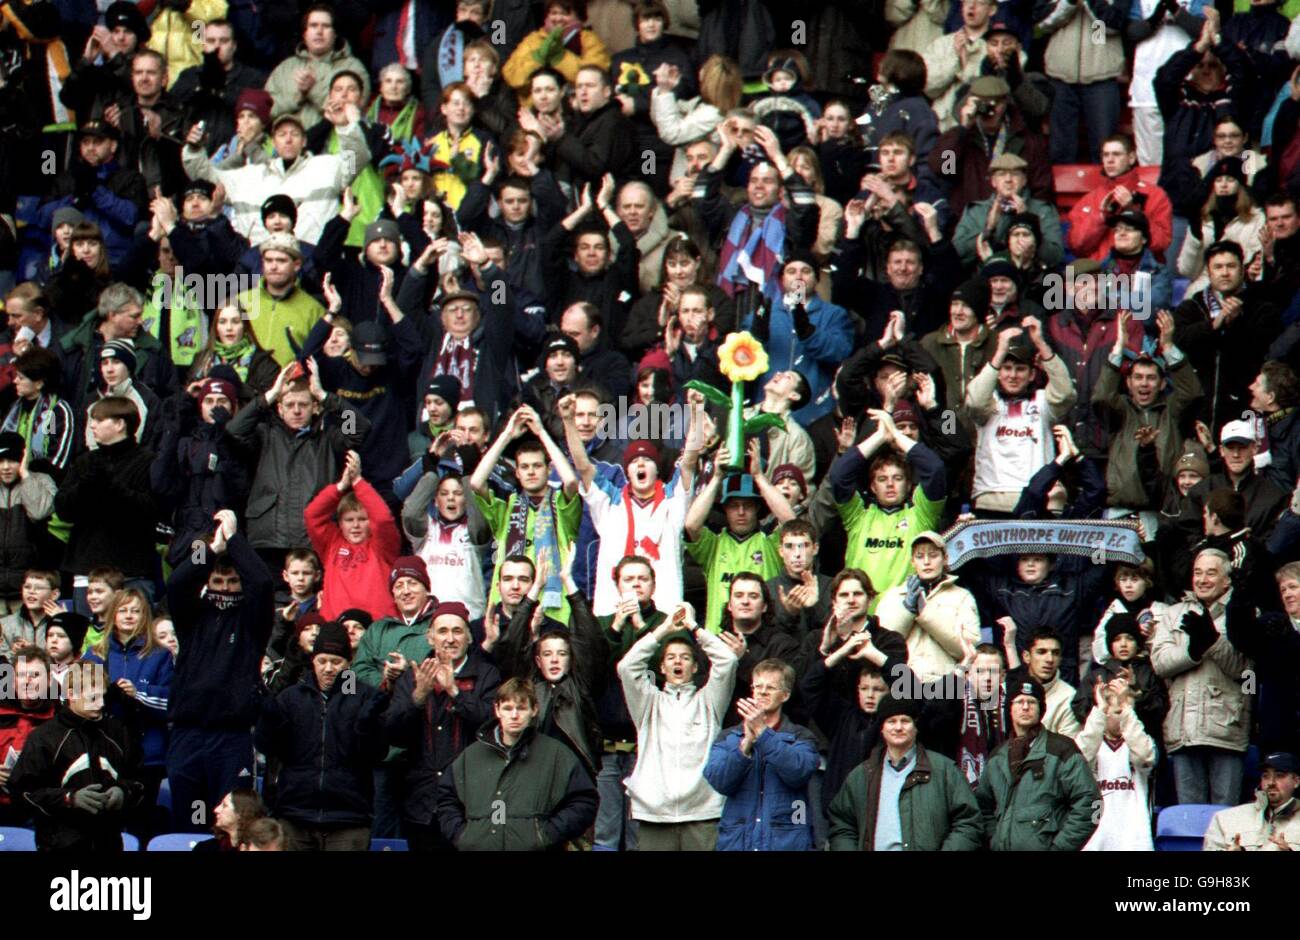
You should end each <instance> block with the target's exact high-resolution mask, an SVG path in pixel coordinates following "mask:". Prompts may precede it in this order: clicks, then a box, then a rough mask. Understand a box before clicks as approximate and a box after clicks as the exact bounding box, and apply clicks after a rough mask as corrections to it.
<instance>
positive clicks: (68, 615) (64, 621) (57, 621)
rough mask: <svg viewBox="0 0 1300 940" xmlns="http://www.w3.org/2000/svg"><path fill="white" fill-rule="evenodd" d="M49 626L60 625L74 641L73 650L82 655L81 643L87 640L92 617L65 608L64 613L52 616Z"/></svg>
mask: <svg viewBox="0 0 1300 940" xmlns="http://www.w3.org/2000/svg"><path fill="white" fill-rule="evenodd" d="M49 626H51V627H58V628H59V629H60V630H62V631H63V632H64V633H66V634H67V635H68V639H69V640H70V641H71V642H72V652H73V653H74V654H77V655H80V653H81V644H82V643H84V642H86V634H87V633H88V632H90V618H88V617H83V616H82V615H81V614H78V613H75V612H73V611H70V610H65V611H64V612H63V613H61V614H55V615H54V616H53V617H51V618H50V622H49Z"/></svg>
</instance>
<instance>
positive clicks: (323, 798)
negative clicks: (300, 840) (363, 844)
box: [256, 670, 388, 827]
mask: <svg viewBox="0 0 1300 940" xmlns="http://www.w3.org/2000/svg"><path fill="white" fill-rule="evenodd" d="M387 705H388V693H386V692H380V691H379V690H378V689H376V688H374V687H372V686H368V685H366V684H365V683H361V682H357V681H356V678H355V676H354V675H352V674H351V673H345V674H343V675H341V676H339V678H338V679H337V680H336V681H335V683H334V686H333V688H331V689H330V690H329V691H328V692H322V691H321V688H320V686H319V685H318V684H317V683H316V674H315V672H314V671H311V670H309V671H307V672H306V673H305V674H304V675H303V677H302V681H301V682H299V683H298V684H297V685H292V686H290V687H289V688H287V689H285V690H284V691H283V692H281V693H280V694H279V695H277V696H275V697H274V698H268V699H265V700H264V701H263V703H262V715H261V717H260V718H259V719H258V720H257V734H256V741H257V749H258V750H259V751H261V752H263V753H264V754H266V755H267V757H270V758H274V759H275V760H278V761H279V762H280V774H279V777H278V778H277V780H276V786H275V800H274V806H273V807H272V809H273V810H274V812H275V815H276V816H282V817H284V818H285V819H288V820H290V821H292V822H295V823H299V824H305V825H309V826H313V825H314V826H338V827H342V826H369V825H370V822H371V820H372V819H373V818H374V779H375V778H374V768H375V766H376V765H378V763H379V762H380V761H381V760H383V758H384V755H385V754H386V753H387V750H388V749H387V746H386V745H385V743H384V734H383V714H384V708H385V707H387Z"/></svg>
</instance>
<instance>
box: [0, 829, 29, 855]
mask: <svg viewBox="0 0 1300 940" xmlns="http://www.w3.org/2000/svg"><path fill="white" fill-rule="evenodd" d="M35 851H36V833H34V832H32V830H30V829H19V828H18V827H16V826H0V852H35Z"/></svg>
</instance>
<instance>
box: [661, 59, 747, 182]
mask: <svg viewBox="0 0 1300 940" xmlns="http://www.w3.org/2000/svg"><path fill="white" fill-rule="evenodd" d="M697 77H698V79H699V85H700V93H699V94H698V95H697V96H696V97H694V98H689V99H687V100H686V101H678V100H677V87H678V85H680V84H681V79H682V77H681V71H680V70H679V69H677V68H676V67H675V66H671V65H667V64H665V65H662V66H660V67H659V68H658V69H656V70H655V74H654V79H655V88H654V90H653V91H652V92H651V93H650V120H651V121H653V122H654V125H655V130H657V131H658V132H659V139H660V140H662V141H663V142H664V143H666V144H668V145H669V146H672V147H676V148H677V151H676V153H675V155H674V156H673V167H672V172H671V173H670V174H669V175H670V178H672V179H676V178H677V177H678V176H680V175H681V174H682V173H683V172H685V169H686V153H685V151H686V147H687V146H688V145H689V144H693V143H695V142H696V141H697V140H703V139H704V138H706V137H707V138H711V139H712V140H714V141H715V142H716V141H718V136H717V127H718V125H719V124H721V123H722V121H723V119H724V118H725V117H726V116H727V112H728V111H731V110H732V109H733V108H735V107H736V106H737V105H738V104H740V95H741V91H742V89H743V84H744V82H743V80H742V78H741V75H740V66H738V65H737V64H736V63H735V62H733V61H732V60H731V59H728V58H727V57H726V56H722V55H711V56H709V58H708V59H707V60H705V62H704V64H703V65H701V66H700V71H699V73H698V76H697Z"/></svg>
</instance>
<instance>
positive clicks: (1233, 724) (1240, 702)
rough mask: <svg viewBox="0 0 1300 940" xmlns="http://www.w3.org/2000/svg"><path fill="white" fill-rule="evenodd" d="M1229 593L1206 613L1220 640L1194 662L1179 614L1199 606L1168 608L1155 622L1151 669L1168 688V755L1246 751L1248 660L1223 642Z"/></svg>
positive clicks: (1187, 603)
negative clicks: (1245, 677) (1206, 749)
mask: <svg viewBox="0 0 1300 940" xmlns="http://www.w3.org/2000/svg"><path fill="white" fill-rule="evenodd" d="M1231 594H1232V592H1231V590H1229V592H1228V593H1227V594H1225V595H1223V597H1221V598H1219V599H1218V600H1217V601H1215V602H1214V605H1213V606H1212V607H1211V608H1210V615H1211V616H1212V617H1213V618H1214V627H1215V629H1216V630H1218V631H1219V639H1218V640H1216V641H1215V643H1214V645H1213V646H1211V647H1210V648H1209V649H1208V650H1207V651H1206V653H1205V657H1204V658H1203V659H1202V660H1201V661H1200V662H1199V663H1198V662H1197V661H1196V660H1194V659H1192V657H1191V656H1190V655H1188V652H1187V647H1188V637H1187V633H1186V632H1185V631H1184V630H1183V628H1182V620H1183V614H1185V613H1187V612H1188V611H1190V610H1194V609H1196V608H1197V607H1199V606H1200V605H1199V603H1198V602H1196V601H1191V600H1182V601H1179V602H1178V603H1176V604H1170V605H1169V606H1168V607H1167V608H1165V610H1164V612H1163V613H1162V614H1161V615H1160V619H1159V621H1158V622H1157V623H1156V634H1155V639H1154V641H1153V642H1152V644H1151V666H1152V668H1153V669H1155V671H1156V675H1158V676H1160V678H1162V679H1164V680H1165V681H1166V682H1168V683H1169V714H1168V715H1166V716H1165V746H1166V747H1167V748H1168V749H1169V751H1170V753H1173V752H1175V751H1177V750H1179V749H1180V748H1184V747H1201V746H1205V747H1217V748H1223V749H1224V750H1228V751H1245V750H1246V745H1247V744H1248V743H1249V735H1250V701H1249V699H1248V698H1247V696H1246V693H1245V692H1244V691H1243V690H1242V673H1243V672H1245V671H1246V670H1247V669H1248V668H1250V660H1249V659H1247V658H1246V657H1245V656H1243V655H1242V654H1241V653H1239V652H1237V649H1236V647H1234V646H1233V645H1232V644H1231V643H1229V642H1228V637H1227V634H1226V627H1225V626H1224V614H1225V608H1226V606H1227V603H1228V599H1229V598H1230V597H1231ZM1188 596H1189V597H1190V596H1191V595H1190V594H1189V595H1188Z"/></svg>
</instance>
